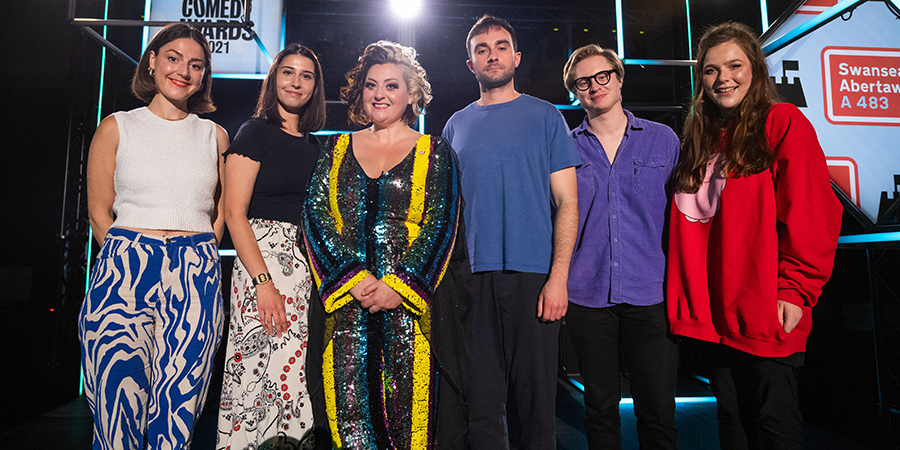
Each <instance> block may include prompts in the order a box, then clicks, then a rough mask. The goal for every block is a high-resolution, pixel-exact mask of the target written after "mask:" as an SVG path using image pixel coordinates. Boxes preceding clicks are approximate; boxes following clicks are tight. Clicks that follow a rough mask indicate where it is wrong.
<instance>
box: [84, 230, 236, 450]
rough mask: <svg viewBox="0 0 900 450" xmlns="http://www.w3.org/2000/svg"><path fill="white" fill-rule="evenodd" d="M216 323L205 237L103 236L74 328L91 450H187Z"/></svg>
mask: <svg viewBox="0 0 900 450" xmlns="http://www.w3.org/2000/svg"><path fill="white" fill-rule="evenodd" d="M222 316H223V308H222V293H221V269H220V267H219V256H218V251H217V247H216V243H215V237H214V236H213V234H212V233H203V234H196V235H193V236H179V237H171V238H162V237H158V236H150V235H145V234H141V233H138V232H134V231H130V230H125V229H121V228H111V229H110V230H109V233H108V234H107V235H106V239H105V240H104V243H103V246H102V247H101V249H100V254H99V255H98V256H97V263H96V265H95V266H94V271H93V273H92V274H91V279H90V286H89V288H88V292H87V295H86V296H85V300H84V304H83V305H82V307H81V314H80V316H79V321H78V331H79V337H80V339H81V356H82V363H83V364H84V379H85V392H86V395H87V399H88V404H89V405H90V407H91V413H92V414H93V417H94V444H93V448H94V449H117V450H118V449H143V448H147V449H183V448H188V447H189V446H190V442H191V436H192V434H193V430H194V424H195V423H196V421H197V418H198V417H199V416H200V412H201V411H202V409H203V403H204V402H205V400H206V392H207V388H208V387H209V380H210V375H211V371H212V367H213V358H214V356H215V353H216V348H217V347H218V345H219V340H220V339H221V337H222V321H223V317H222Z"/></svg>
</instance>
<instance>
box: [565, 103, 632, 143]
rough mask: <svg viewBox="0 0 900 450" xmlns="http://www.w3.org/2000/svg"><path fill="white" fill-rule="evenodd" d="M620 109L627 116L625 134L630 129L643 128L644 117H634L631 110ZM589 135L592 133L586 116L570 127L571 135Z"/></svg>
mask: <svg viewBox="0 0 900 450" xmlns="http://www.w3.org/2000/svg"><path fill="white" fill-rule="evenodd" d="M622 111H624V112H625V117H627V118H628V125H627V126H626V127H625V134H626V135H627V134H628V132H629V131H631V130H643V129H644V122H645V120H644V119H641V118H640V117H634V114H632V113H631V111H629V110H627V109H624V108H622ZM586 134H588V135H591V136H593V135H594V133H592V132H591V127H590V125H589V124H588V117H587V116H584V120H582V121H581V124H580V125H578V126H577V127H575V128H574V129H572V136H573V137H574V136H583V135H586Z"/></svg>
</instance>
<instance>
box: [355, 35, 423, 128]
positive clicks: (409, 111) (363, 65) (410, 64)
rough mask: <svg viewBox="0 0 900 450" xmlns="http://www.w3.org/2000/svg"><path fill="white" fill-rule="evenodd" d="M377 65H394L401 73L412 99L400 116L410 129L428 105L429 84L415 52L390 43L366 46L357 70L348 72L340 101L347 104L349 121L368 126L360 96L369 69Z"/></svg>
mask: <svg viewBox="0 0 900 450" xmlns="http://www.w3.org/2000/svg"><path fill="white" fill-rule="evenodd" d="M379 64H393V65H395V66H397V67H399V68H400V71H401V72H403V81H405V82H406V86H407V88H409V92H410V93H411V94H412V96H413V102H412V104H411V105H409V107H408V108H406V111H405V112H404V113H403V119H404V120H405V121H406V123H407V124H409V126H413V125H414V124H415V123H416V118H418V117H419V114H421V113H422V111H423V110H424V109H425V107H426V106H428V104H429V103H431V98H432V97H431V83H429V82H428V75H427V74H426V73H425V69H423V68H422V66H421V65H419V62H418V61H416V49H414V48H412V47H406V46H404V45H400V44H398V43H396V42H390V41H378V42H375V43H372V44H369V45H368V46H367V47H366V50H365V51H363V54H362V56H360V57H359V62H358V63H357V64H356V67H354V68H353V69H351V70H350V71H349V72H347V75H346V78H347V86H344V87H342V88H341V99H342V100H344V101H346V102H347V104H348V109H347V117H348V119H349V120H350V121H351V122H353V123H356V124H359V125H366V124H368V123H369V122H371V119H370V118H369V117H368V116H367V115H366V111H365V109H364V107H363V104H362V92H363V89H365V84H366V83H365V82H366V76H367V75H368V74H369V69H371V68H372V66H377V65H379Z"/></svg>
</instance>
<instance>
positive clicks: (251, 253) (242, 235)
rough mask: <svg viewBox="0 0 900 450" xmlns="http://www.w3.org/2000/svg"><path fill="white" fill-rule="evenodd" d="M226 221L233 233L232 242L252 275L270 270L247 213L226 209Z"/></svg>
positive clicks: (229, 230) (230, 232)
mask: <svg viewBox="0 0 900 450" xmlns="http://www.w3.org/2000/svg"><path fill="white" fill-rule="evenodd" d="M225 221H226V223H227V224H228V233H229V234H230V235H231V242H232V243H234V249H235V250H236V251H237V256H238V258H240V259H241V264H243V265H244V267H245V268H246V269H247V272H248V273H249V274H250V276H251V277H255V276H257V275H259V274H261V273H263V272H268V271H269V269H268V267H266V262H265V260H263V256H262V252H260V251H259V243H258V242H257V241H256V236H255V235H254V234H253V229H252V228H251V227H250V221H249V220H248V219H247V215H246V214H241V213H236V212H229V211H227V210H226V211H225Z"/></svg>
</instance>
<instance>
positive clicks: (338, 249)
mask: <svg viewBox="0 0 900 450" xmlns="http://www.w3.org/2000/svg"><path fill="white" fill-rule="evenodd" d="M348 144H349V136H348V135H346V134H344V135H340V136H335V137H333V138H332V139H330V140H329V142H328V148H327V149H325V151H323V152H322V154H321V156H320V157H319V161H318V162H317V163H316V169H315V171H314V172H313V176H312V179H311V180H310V182H309V193H308V195H307V198H306V213H305V214H304V217H303V229H304V233H303V236H304V239H305V241H306V248H307V249H308V250H309V259H310V263H311V264H310V266H311V268H312V274H313V277H314V278H315V281H316V285H317V286H318V287H319V295H320V297H321V298H322V303H323V304H324V306H325V312H327V313H332V312H334V311H335V310H337V309H339V308H341V307H342V306H344V305H346V304H347V303H350V302H351V301H352V300H353V297H352V296H351V295H350V289H351V288H353V287H354V286H356V285H357V284H359V282H360V281H362V280H363V279H364V278H365V277H367V276H368V275H370V272H369V271H368V270H366V268H365V265H364V264H363V263H362V261H360V259H359V258H358V257H357V255H356V254H355V253H354V252H353V250H352V249H350V248H347V246H346V245H345V243H344V242H343V240H342V238H341V230H342V228H343V226H344V218H343V217H342V216H341V211H340V208H339V207H338V204H337V189H338V183H339V173H340V169H341V166H342V165H343V164H344V158H345V157H346V156H347V147H348Z"/></svg>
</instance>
